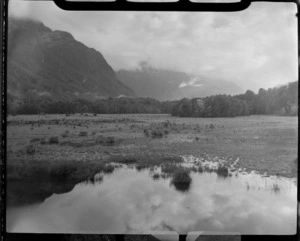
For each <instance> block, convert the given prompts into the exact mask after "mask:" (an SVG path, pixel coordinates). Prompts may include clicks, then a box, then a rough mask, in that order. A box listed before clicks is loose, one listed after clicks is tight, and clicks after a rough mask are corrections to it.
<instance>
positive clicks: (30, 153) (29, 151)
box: [26, 145, 35, 155]
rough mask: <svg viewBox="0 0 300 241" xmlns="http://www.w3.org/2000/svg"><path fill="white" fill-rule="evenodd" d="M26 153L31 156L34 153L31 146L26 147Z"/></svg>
mask: <svg viewBox="0 0 300 241" xmlns="http://www.w3.org/2000/svg"><path fill="white" fill-rule="evenodd" d="M26 153H27V154H28V155H33V154H34V153H35V148H34V146H33V145H28V146H26Z"/></svg>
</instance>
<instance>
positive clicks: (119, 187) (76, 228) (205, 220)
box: [7, 167, 297, 234]
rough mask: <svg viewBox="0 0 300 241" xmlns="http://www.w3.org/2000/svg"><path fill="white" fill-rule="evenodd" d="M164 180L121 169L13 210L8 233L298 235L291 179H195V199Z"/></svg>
mask: <svg viewBox="0 0 300 241" xmlns="http://www.w3.org/2000/svg"><path fill="white" fill-rule="evenodd" d="M165 175H166V174H163V173H161V172H160V170H159V169H154V170H151V171H150V170H149V169H143V168H142V169H140V170H139V171H137V170H136V169H132V168H126V167H122V168H116V169H114V172H112V173H110V174H109V175H105V174H104V173H100V174H98V175H96V176H95V178H94V179H93V180H92V181H91V180H90V181H89V182H84V183H80V184H78V185H76V186H75V187H74V189H73V190H72V191H70V192H68V193H64V194H59V195H57V194H53V195H52V196H51V197H49V198H47V199H46V200H45V201H44V202H43V203H40V204H35V205H31V206H25V207H18V208H8V209H7V231H9V232H50V233H52V232H61V233H68V232H74V233H112V234H116V233H149V232H151V231H155V232H158V231H166V230H173V231H177V232H179V233H187V232H189V231H203V230H206V231H220V232H240V233H242V234H294V233H295V232H296V214H297V198H296V195H297V188H296V185H295V184H294V182H293V181H292V180H290V179H286V178H281V179H279V178H277V177H261V176H259V175H257V174H246V175H239V176H235V175H232V177H228V178H226V179H224V178H220V176H218V175H217V173H215V172H212V173H206V172H203V173H198V172H197V173H196V172H190V173H189V177H190V178H191V182H190V184H189V188H188V191H185V192H184V193H182V192H180V191H178V189H176V186H174V185H172V184H171V183H172V180H173V179H172V178H170V176H169V177H167V176H165ZM154 176H155V178H154ZM161 177H165V178H161ZM153 179H155V180H153ZM95 183H98V184H99V185H95ZM247 183H248V186H249V188H248V187H247ZM276 186H277V187H276ZM275 187H276V188H275ZM278 189H279V190H280V191H278Z"/></svg>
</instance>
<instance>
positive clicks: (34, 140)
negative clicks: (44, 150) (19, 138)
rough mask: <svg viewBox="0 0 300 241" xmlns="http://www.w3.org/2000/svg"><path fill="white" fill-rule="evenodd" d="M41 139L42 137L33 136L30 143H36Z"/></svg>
mask: <svg viewBox="0 0 300 241" xmlns="http://www.w3.org/2000/svg"><path fill="white" fill-rule="evenodd" d="M39 141H40V138H36V137H35V138H32V139H31V140H30V141H29V142H30V143H35V142H39Z"/></svg>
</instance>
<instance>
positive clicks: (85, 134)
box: [79, 131, 88, 137]
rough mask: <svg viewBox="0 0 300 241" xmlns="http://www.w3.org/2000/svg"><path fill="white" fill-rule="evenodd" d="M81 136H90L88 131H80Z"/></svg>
mask: <svg viewBox="0 0 300 241" xmlns="http://www.w3.org/2000/svg"><path fill="white" fill-rule="evenodd" d="M79 136H81V137H84V136H88V133H87V131H80V132H79Z"/></svg>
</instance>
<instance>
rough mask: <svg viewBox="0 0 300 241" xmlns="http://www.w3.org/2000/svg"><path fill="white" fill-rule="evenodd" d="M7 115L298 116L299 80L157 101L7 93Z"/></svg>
mask: <svg viewBox="0 0 300 241" xmlns="http://www.w3.org/2000/svg"><path fill="white" fill-rule="evenodd" d="M7 113H8V114H9V115H20V114H27V115H34V114H72V113H94V114H141V113H143V114H171V115H172V116H178V117H234V116H247V115H288V116H296V115H298V81H296V82H291V83H289V84H287V85H284V86H281V87H276V88H269V89H268V90H265V89H262V88H261V89H259V91H258V93H254V92H253V91H251V90H247V91H246V92H245V93H244V94H240V95H234V96H231V95H213V96H209V97H205V98H192V99H187V98H184V99H181V100H177V101H158V100H155V99H152V98H131V97H118V98H113V97H110V98H107V99H99V100H97V101H88V100H84V99H75V100H73V101H54V100H52V99H51V97H49V96H40V97H37V96H29V97H27V98H25V99H24V100H23V101H22V102H20V101H19V102H17V101H16V100H15V99H14V97H13V96H12V95H11V94H9V93H8V94H7Z"/></svg>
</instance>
